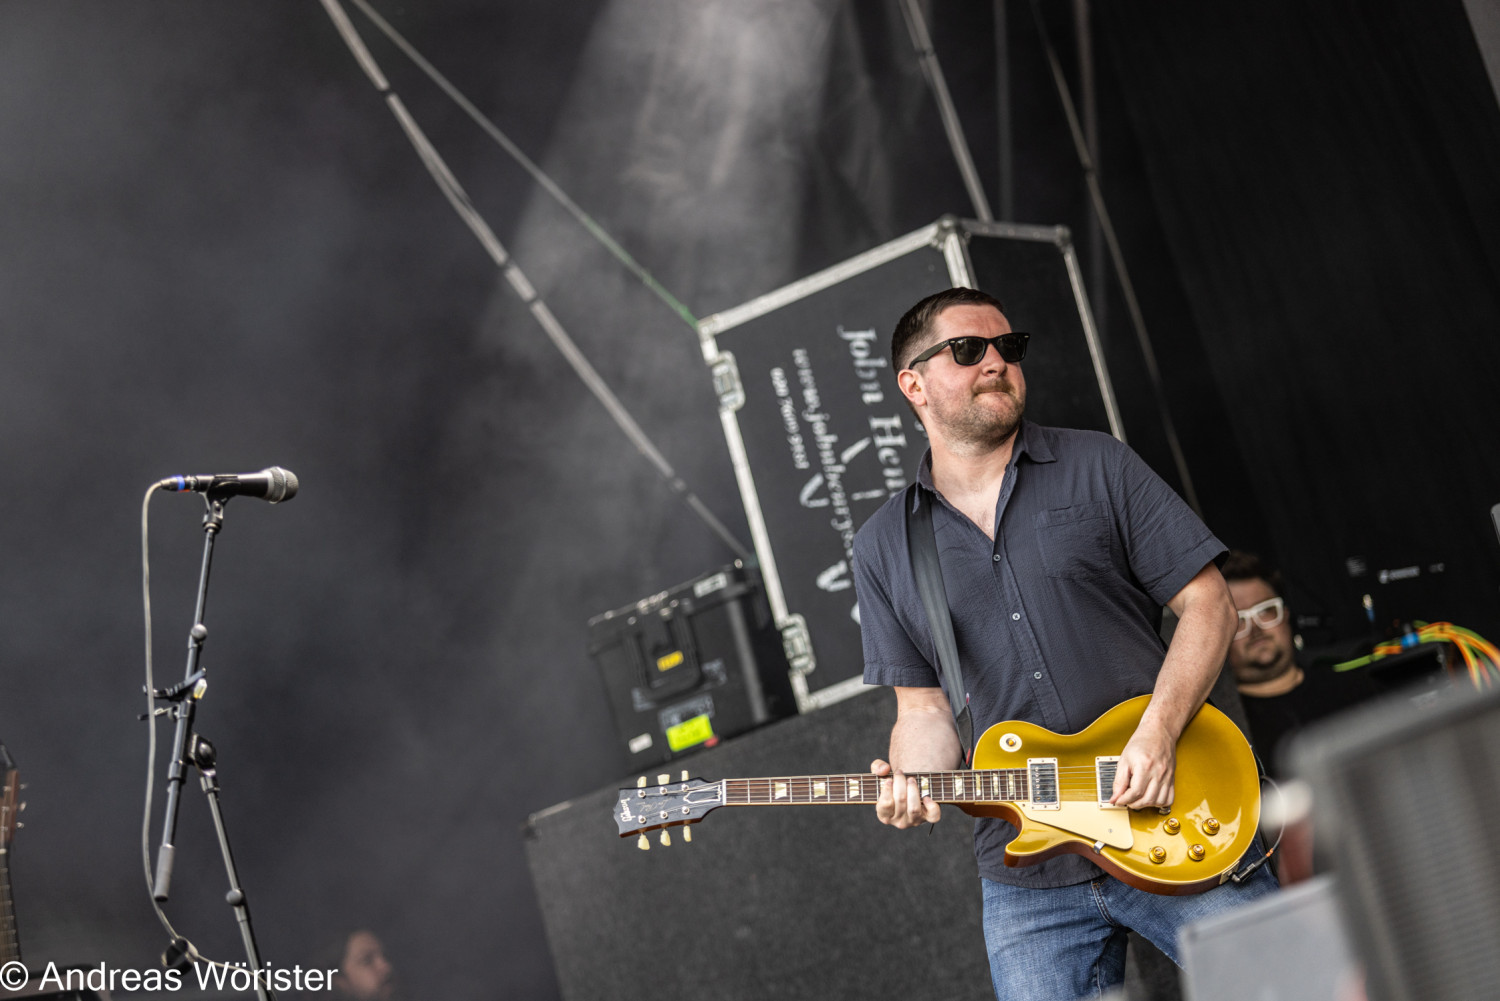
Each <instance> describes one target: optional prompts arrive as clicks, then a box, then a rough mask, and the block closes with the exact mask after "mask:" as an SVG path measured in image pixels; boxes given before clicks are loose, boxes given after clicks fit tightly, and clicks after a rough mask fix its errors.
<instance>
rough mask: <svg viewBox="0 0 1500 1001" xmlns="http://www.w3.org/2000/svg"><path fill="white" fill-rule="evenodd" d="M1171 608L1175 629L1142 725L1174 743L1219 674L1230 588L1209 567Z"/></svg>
mask: <svg viewBox="0 0 1500 1001" xmlns="http://www.w3.org/2000/svg"><path fill="white" fill-rule="evenodd" d="M1171 605H1172V606H1173V610H1174V611H1176V612H1177V614H1178V616H1179V618H1178V622H1177V629H1176V630H1175V631H1174V632H1173V633H1172V643H1171V646H1169V647H1168V648H1167V656H1166V658H1165V659H1164V660H1163V661H1162V665H1161V673H1160V674H1159V675H1158V676H1157V679H1156V688H1155V690H1154V691H1153V693H1152V698H1151V704H1150V705H1149V706H1148V707H1147V708H1146V713H1145V715H1144V716H1143V717H1142V719H1141V725H1142V726H1147V725H1150V726H1155V727H1160V728H1162V729H1163V730H1165V731H1166V732H1167V733H1168V734H1169V735H1170V736H1171V737H1172V738H1173V739H1174V740H1175V739H1176V738H1177V737H1179V736H1181V735H1182V731H1183V729H1184V728H1186V727H1187V724H1188V720H1190V719H1192V718H1193V714H1194V713H1196V712H1197V711H1198V707H1199V706H1201V705H1203V702H1204V700H1205V699H1207V698H1208V693H1209V691H1211V690H1212V689H1213V686H1214V682H1215V681H1216V680H1217V679H1218V677H1219V672H1220V671H1221V670H1223V667H1224V658H1225V656H1226V655H1227V654H1228V653H1229V643H1230V641H1231V640H1232V639H1233V638H1234V627H1235V621H1236V618H1235V614H1234V602H1233V601H1232V600H1231V599H1230V597H1229V589H1228V588H1227V587H1226V586H1225V584H1224V579H1223V577H1221V576H1220V575H1219V572H1218V570H1217V569H1215V568H1214V567H1213V566H1212V565H1210V566H1207V567H1205V568H1204V569H1203V571H1202V572H1200V573H1199V574H1198V576H1196V577H1194V578H1193V580H1192V581H1191V582H1190V583H1189V584H1188V586H1187V587H1185V588H1184V589H1183V590H1182V592H1181V593H1179V595H1178V596H1177V598H1176V599H1174V600H1173V601H1172V602H1171Z"/></svg>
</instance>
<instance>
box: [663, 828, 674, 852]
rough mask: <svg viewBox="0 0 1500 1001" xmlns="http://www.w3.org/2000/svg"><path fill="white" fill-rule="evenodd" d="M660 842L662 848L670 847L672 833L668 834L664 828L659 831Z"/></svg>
mask: <svg viewBox="0 0 1500 1001" xmlns="http://www.w3.org/2000/svg"><path fill="white" fill-rule="evenodd" d="M661 843H662V847H663V848H667V847H670V846H671V844H672V835H670V834H668V833H667V831H666V829H665V828H663V829H662V832H661Z"/></svg>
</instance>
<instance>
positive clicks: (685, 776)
mask: <svg viewBox="0 0 1500 1001" xmlns="http://www.w3.org/2000/svg"><path fill="white" fill-rule="evenodd" d="M682 781H684V782H686V781H687V769H686V768H684V769H683V770H682Z"/></svg>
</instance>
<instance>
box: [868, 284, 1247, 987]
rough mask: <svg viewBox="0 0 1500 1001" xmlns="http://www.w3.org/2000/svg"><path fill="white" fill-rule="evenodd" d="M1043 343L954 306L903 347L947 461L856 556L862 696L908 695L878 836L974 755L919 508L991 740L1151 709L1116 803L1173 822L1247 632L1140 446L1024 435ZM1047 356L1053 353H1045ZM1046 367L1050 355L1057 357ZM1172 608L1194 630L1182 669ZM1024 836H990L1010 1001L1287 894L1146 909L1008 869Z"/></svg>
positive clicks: (1132, 899) (892, 504)
mask: <svg viewBox="0 0 1500 1001" xmlns="http://www.w3.org/2000/svg"><path fill="white" fill-rule="evenodd" d="M1028 336H1029V335H1027V334H1022V333H1017V332H1015V331H1012V330H1011V327H1010V323H1009V321H1008V320H1007V318H1006V316H1005V314H1004V311H1003V309H1002V307H1001V305H1000V303H999V302H998V301H996V300H995V299H994V298H993V297H991V296H989V295H987V294H985V293H983V292H978V291H975V290H972V289H950V290H948V291H945V292H940V293H937V294H936V295H933V296H929V297H928V298H926V299H924V300H923V301H922V302H920V303H918V304H917V305H916V306H914V307H912V309H911V310H910V311H908V312H907V314H906V315H905V316H904V317H902V319H901V321H900V323H898V324H897V326H896V330H895V333H894V335H893V337H892V345H891V355H892V363H893V366H894V368H895V369H896V371H897V372H898V375H897V379H898V382H899V384H900V387H901V391H902V393H903V394H904V395H905V396H906V398H907V401H908V402H909V403H910V405H911V407H912V409H913V410H914V411H915V413H916V414H917V417H918V419H919V420H920V421H921V422H922V425H923V426H924V428H925V429H926V431H927V435H928V438H929V440H930V443H931V450H930V452H929V454H928V457H927V458H926V459H924V461H923V464H922V468H921V470H920V472H919V475H918V483H917V484H915V485H913V486H912V487H909V488H908V489H907V490H905V491H903V492H902V493H901V494H898V495H896V496H895V497H892V498H891V500H890V501H889V502H887V503H886V505H885V506H884V507H882V508H881V509H880V510H879V511H877V512H876V513H875V515H874V516H872V517H871V518H870V520H869V521H868V522H867V523H866V524H865V525H864V527H863V528H861V530H860V532H859V534H858V536H857V537H856V539H855V543H854V555H855V583H856V586H857V588H858V595H859V609H860V624H861V630H862V634H863V644H864V657H865V681H866V682H867V683H870V684H883V685H891V686H893V687H895V689H896V696H897V706H898V713H897V719H896V723H895V726H894V727H893V729H892V732H891V742H890V754H889V757H890V762H889V763H887V762H885V761H876V762H874V763H873V765H872V766H871V767H872V771H873V772H874V773H875V774H876V775H878V776H881V777H883V778H885V777H887V776H889V778H888V779H886V781H883V782H882V783H881V787H882V788H881V792H880V798H879V800H878V802H877V805H876V814H877V816H878V817H879V819H880V820H881V822H882V823H885V824H889V825H891V826H893V827H898V828H910V827H916V826H919V825H921V824H923V823H924V822H928V821H931V822H936V821H937V820H938V819H939V817H940V816H941V807H940V806H939V804H938V803H937V802H936V801H935V800H934V799H933V798H932V797H931V796H924V795H923V793H922V789H921V787H920V786H919V784H918V782H917V781H916V780H915V779H913V778H910V777H909V776H908V773H912V772H931V771H940V770H945V769H952V768H955V767H956V766H958V765H959V764H960V760H961V757H962V753H961V751H960V746H959V740H958V736H957V732H956V728H955V726H954V721H953V715H952V711H951V709H950V702H949V695H952V694H954V693H948V694H945V693H944V691H943V689H942V688H941V687H940V686H939V681H938V677H939V672H938V670H937V667H936V665H937V663H938V661H937V656H936V652H935V647H934V643H933V640H932V638H931V636H930V632H931V630H930V629H929V626H928V620H927V617H926V613H925V611H924V608H923V605H922V601H921V597H920V594H919V592H918V590H917V586H916V582H915V577H914V574H913V571H912V567H911V560H910V554H909V547H908V544H907V538H906V528H905V518H906V507H907V506H908V505H912V504H913V502H914V500H915V499H916V492H917V491H927V492H929V496H930V500H931V507H932V519H933V534H934V536H935V538H936V542H937V548H938V552H939V554H940V558H941V565H942V576H943V581H944V585H945V588H946V591H947V597H948V603H949V609H950V612H951V615H952V619H953V629H954V634H955V636H956V640H957V645H958V652H959V661H960V664H961V667H962V672H963V682H964V687H965V689H966V691H965V692H964V693H958V694H957V697H959V698H967V701H968V705H969V708H970V711H971V712H972V713H973V721H974V724H975V727H974V732H975V733H976V734H977V733H979V732H981V731H982V730H983V729H984V728H985V727H987V726H989V725H990V724H991V723H995V722H997V721H1001V720H1024V721H1030V722H1032V723H1036V724H1038V725H1040V726H1042V727H1045V728H1046V729H1048V730H1051V731H1054V732H1056V733H1074V732H1076V731H1078V730H1081V729H1083V728H1084V727H1086V726H1088V725H1089V724H1090V723H1091V722H1092V721H1094V720H1095V719H1096V718H1097V717H1099V716H1101V715H1102V714H1104V713H1105V712H1106V711H1107V710H1109V709H1110V708H1111V707H1112V706H1115V705H1116V704H1117V703H1120V702H1122V701H1123V700H1125V699H1129V698H1132V697H1134V696H1139V695H1145V694H1150V695H1151V700H1150V702H1149V704H1148V705H1147V707H1146V709H1145V712H1144V714H1143V715H1142V716H1141V719H1140V722H1139V724H1138V725H1137V726H1136V727H1135V729H1134V732H1133V735H1132V736H1131V737H1130V738H1129V740H1128V741H1127V742H1126V744H1125V746H1124V748H1123V750H1122V751H1121V752H1120V754H1119V760H1118V763H1117V764H1116V770H1115V779H1114V784H1113V788H1112V790H1109V793H1110V795H1109V803H1110V804H1112V805H1114V806H1117V807H1123V808H1128V809H1130V810H1148V809H1153V808H1159V807H1161V808H1164V807H1169V806H1170V805H1171V804H1172V802H1173V797H1174V785H1173V779H1174V771H1175V767H1176V753H1177V750H1176V749H1177V742H1178V738H1179V737H1180V736H1181V735H1182V733H1183V730H1184V728H1185V727H1187V725H1188V723H1189V721H1190V720H1192V718H1193V717H1194V714H1195V713H1197V712H1198V710H1199V707H1200V706H1202V704H1203V702H1204V700H1205V698H1206V697H1207V694H1208V692H1209V689H1210V688H1211V687H1212V684H1213V682H1214V680H1215V678H1216V677H1217V676H1218V673H1219V671H1220V669H1221V666H1222V665H1223V663H1224V657H1225V652H1226V651H1227V649H1228V647H1229V642H1230V639H1231V638H1232V637H1233V635H1234V632H1235V626H1236V616H1235V610H1234V605H1233V603H1232V602H1231V600H1230V596H1229V592H1228V589H1227V588H1226V586H1225V583H1224V580H1223V578H1222V577H1221V576H1220V573H1219V571H1218V569H1217V568H1216V567H1215V565H1214V562H1213V561H1214V560H1215V559H1217V558H1218V557H1219V556H1221V555H1222V554H1223V553H1224V551H1225V547H1224V546H1223V545H1222V544H1221V543H1220V542H1219V540H1218V539H1216V538H1215V537H1214V536H1213V534H1212V533H1211V532H1209V531H1208V529H1207V528H1206V527H1204V525H1203V523H1202V522H1201V521H1200V520H1199V519H1198V518H1197V516H1196V515H1194V514H1193V512H1192V511H1191V509H1189V508H1188V506H1187V505H1186V504H1185V503H1183V501H1182V500H1181V499H1180V498H1179V497H1177V495H1176V494H1175V493H1173V491H1172V490H1171V489H1170V488H1169V487H1168V486H1167V485H1166V484H1165V483H1163V482H1162V481H1161V479H1160V478H1159V477H1157V476H1156V475H1155V474H1154V473H1153V472H1151V470H1150V469H1149V468H1148V467H1147V466H1146V465H1145V463H1144V462H1142V461H1141V460H1140V458H1139V457H1137V456H1136V455H1135V453H1134V452H1132V451H1131V450H1130V449H1129V448H1127V447H1126V446H1125V445H1124V444H1122V443H1121V442H1119V441H1117V440H1116V439H1114V438H1111V437H1109V436H1108V435H1104V434H1099V433H1096V432H1085V431H1072V430H1064V429H1059V428H1047V427H1042V426H1040V425H1037V424H1033V423H1030V422H1027V421H1025V420H1024V419H1023V417H1022V414H1023V412H1024V410H1025V404H1026V380H1025V377H1024V376H1023V374H1022V372H1021V367H1020V364H1019V363H1020V361H1021V360H1022V358H1023V357H1024V356H1025V353H1026V347H1027V341H1028ZM1038 340H1039V342H1041V338H1038ZM1038 346H1041V343H1039V345H1038ZM1163 605H1166V606H1168V607H1170V608H1171V609H1172V610H1173V612H1174V613H1176V615H1177V617H1178V625H1177V628H1176V631H1175V633H1174V634H1173V637H1172V642H1171V646H1170V648H1166V647H1164V645H1163V644H1162V641H1161V639H1160V638H1159V633H1158V628H1159V626H1160V620H1161V608H1162V606H1163ZM1015 833H1016V832H1015V829H1014V828H1013V827H1012V826H1011V825H1010V824H1009V823H1007V822H1006V821H1005V820H1003V819H998V818H989V817H987V818H982V819H980V820H979V821H978V822H977V823H976V825H975V854H976V856H977V859H978V865H979V873H980V876H981V877H982V885H983V894H984V924H985V938H986V943H987V947H988V950H989V958H990V969H991V974H992V977H993V979H994V986H995V993H996V995H997V997H999V998H1002V999H1037V1001H1042V999H1054V998H1055V999H1059V1001H1062V999H1072V998H1077V997H1086V996H1098V995H1100V994H1102V993H1104V992H1105V991H1108V990H1110V989H1111V988H1113V987H1115V986H1118V985H1119V984H1121V983H1122V982H1123V979H1124V966H1125V942H1126V932H1127V930H1132V929H1133V930H1135V931H1137V932H1139V933H1140V934H1141V935H1143V936H1144V937H1146V938H1147V939H1149V940H1150V941H1152V942H1153V943H1155V944H1156V945H1157V946H1158V947H1159V948H1160V949H1161V950H1162V951H1163V952H1165V953H1166V954H1167V955H1168V956H1169V957H1171V958H1172V959H1174V960H1178V959H1179V953H1178V948H1177V932H1178V929H1179V928H1180V927H1181V926H1182V925H1184V924H1186V923H1189V922H1192V921H1196V920H1199V919H1201V918H1204V917H1207V916H1209V915H1212V914H1216V913H1219V912H1222V911H1224V910H1227V909H1229V908H1232V907H1235V906H1238V905H1240V904H1242V903H1245V902H1247V901H1249V900H1251V899H1254V898H1255V897H1257V896H1261V895H1264V894H1266V893H1270V892H1272V891H1273V890H1274V889H1275V885H1276V884H1275V880H1274V877H1273V876H1272V875H1271V873H1270V871H1269V869H1266V868H1262V869H1261V870H1258V871H1256V872H1254V874H1253V875H1251V876H1249V877H1248V878H1246V879H1244V880H1243V881H1242V882H1241V881H1235V882H1226V883H1224V884H1223V885H1220V886H1216V887H1215V888H1213V889H1210V890H1208V891H1207V892H1203V893H1198V894H1194V895H1182V896H1168V895H1161V894H1159V893H1147V892H1144V891H1143V890H1140V889H1137V888H1135V887H1133V886H1130V885H1127V884H1126V883H1124V882H1122V881H1120V880H1118V879H1115V878H1114V877H1112V876H1109V875H1106V874H1105V873H1104V872H1103V871H1102V870H1101V869H1100V868H1099V867H1097V866H1096V865H1094V864H1093V863H1092V862H1090V861H1089V860H1088V858H1087V857H1084V856H1082V855H1078V854H1060V855H1057V856H1056V857H1052V858H1048V859H1047V860H1046V861H1043V862H1041V863H1039V864H1036V865H1028V866H1024V867H1012V866H1009V865H1006V864H1005V858H1004V855H1005V852H1004V847H1005V845H1006V844H1007V842H1009V841H1010V840H1011V839H1012V838H1013V837H1014V836H1015Z"/></svg>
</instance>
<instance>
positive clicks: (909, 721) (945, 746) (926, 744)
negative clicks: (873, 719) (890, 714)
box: [890, 689, 963, 772]
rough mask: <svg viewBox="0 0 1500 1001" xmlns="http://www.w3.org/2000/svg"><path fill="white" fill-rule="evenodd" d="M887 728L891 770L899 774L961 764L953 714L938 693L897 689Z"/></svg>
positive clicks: (943, 768)
mask: <svg viewBox="0 0 1500 1001" xmlns="http://www.w3.org/2000/svg"><path fill="white" fill-rule="evenodd" d="M896 704H897V712H896V723H895V725H894V726H893V727H891V752H890V762H891V767H892V768H894V769H895V770H896V771H899V772H938V771H946V770H948V769H951V768H957V767H958V766H959V765H960V764H962V763H963V751H962V749H960V747H959V745H958V729H957V728H956V727H955V726H954V724H953V712H952V710H951V709H950V708H949V707H948V700H947V699H946V698H944V697H943V694H942V691H941V690H940V689H898V690H897V702H896Z"/></svg>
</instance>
